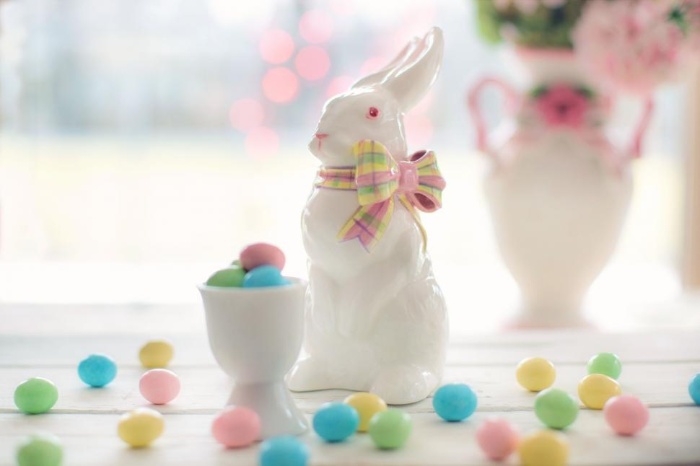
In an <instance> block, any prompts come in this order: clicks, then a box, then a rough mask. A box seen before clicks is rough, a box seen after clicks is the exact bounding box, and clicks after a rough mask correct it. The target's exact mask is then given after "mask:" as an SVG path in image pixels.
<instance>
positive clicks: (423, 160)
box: [316, 140, 445, 251]
mask: <svg viewBox="0 0 700 466" xmlns="http://www.w3.org/2000/svg"><path fill="white" fill-rule="evenodd" d="M352 151H353V155H354V156H355V158H356V160H357V164H356V168H322V169H321V170H320V171H319V180H318V181H317V182H316V186H318V187H322V188H330V189H343V190H357V200H358V203H359V204H360V207H358V208H357V210H355V212H354V213H353V215H352V216H351V217H350V219H348V221H347V222H346V223H345V225H343V227H342V228H341V229H340V232H339V233H338V239H339V240H341V241H348V240H351V239H354V238H357V239H358V240H359V241H360V243H361V244H362V246H363V247H364V248H365V249H366V250H367V251H370V250H371V249H372V248H373V247H374V246H375V245H376V244H377V242H379V240H380V239H381V238H382V236H383V235H384V233H385V232H386V228H387V227H388V225H389V222H390V221H391V217H392V215H393V213H394V205H395V202H396V198H398V200H399V201H400V202H401V203H402V204H403V205H404V206H405V207H406V209H408V211H409V212H410V213H411V215H413V218H414V220H415V221H416V223H417V225H418V227H419V228H420V230H421V234H422V235H423V240H424V241H423V244H424V246H425V242H426V241H425V239H426V235H425V230H424V228H423V225H422V224H421V222H420V217H419V215H418V212H416V209H418V210H421V211H423V212H434V211H435V210H437V209H439V208H440V207H442V190H443V189H444V188H445V180H444V179H443V178H442V175H441V174H440V170H439V169H438V166H437V159H436V158H435V154H434V153H433V152H432V151H420V152H416V153H415V154H413V156H411V158H410V159H409V160H405V161H399V162H397V161H396V160H395V159H394V158H393V157H392V156H391V154H390V153H389V151H388V150H387V148H386V147H384V146H383V145H382V144H381V143H379V142H377V141H371V140H363V141H360V142H357V143H355V144H354V145H353V147H352Z"/></svg>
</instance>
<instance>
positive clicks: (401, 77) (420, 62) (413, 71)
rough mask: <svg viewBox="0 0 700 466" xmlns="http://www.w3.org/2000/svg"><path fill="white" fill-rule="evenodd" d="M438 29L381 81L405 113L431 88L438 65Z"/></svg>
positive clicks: (439, 59)
mask: <svg viewBox="0 0 700 466" xmlns="http://www.w3.org/2000/svg"><path fill="white" fill-rule="evenodd" d="M442 50H443V38H442V30H441V29H440V28H438V27H434V28H432V29H431V30H430V31H428V33H427V34H426V35H425V37H423V39H422V40H421V41H420V43H419V44H418V47H417V48H416V51H415V53H413V54H412V55H411V57H409V59H408V60H406V61H405V62H404V63H403V64H402V65H401V67H400V68H399V69H398V70H397V71H396V72H395V73H390V74H389V75H387V77H386V78H385V79H384V81H383V82H382V85H383V86H384V87H385V88H387V89H388V90H389V91H390V92H391V93H392V94H393V95H394V97H396V100H398V101H399V104H400V105H401V108H402V110H404V111H406V110H409V109H410V108H411V107H413V106H414V105H415V104H417V103H418V101H420V99H421V98H423V96H424V95H425V94H426V93H427V92H428V89H430V86H432V85H433V83H434V82H435V79H436V78H437V75H438V73H439V72H440V66H441V65H442Z"/></svg>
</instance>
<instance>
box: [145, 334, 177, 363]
mask: <svg viewBox="0 0 700 466" xmlns="http://www.w3.org/2000/svg"><path fill="white" fill-rule="evenodd" d="M174 353H175V350H174V349H173V345H171V344H170V343H169V342H167V341H165V340H151V341H149V342H147V343H146V344H145V345H143V346H142V347H141V350H139V360H140V361H141V365H142V366H143V367H147V368H149V369H155V368H157V367H167V366H168V364H170V361H171V360H172V359H173V355H174Z"/></svg>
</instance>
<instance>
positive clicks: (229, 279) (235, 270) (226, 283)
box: [207, 265, 245, 288]
mask: <svg viewBox="0 0 700 466" xmlns="http://www.w3.org/2000/svg"><path fill="white" fill-rule="evenodd" d="M244 278H245V270H243V268H242V267H238V266H235V265H231V266H229V267H226V268H225V269H221V270H217V271H216V272H214V274H213V275H212V276H211V277H209V278H208V279H207V286H219V287H224V288H240V287H242V286H243V279H244Z"/></svg>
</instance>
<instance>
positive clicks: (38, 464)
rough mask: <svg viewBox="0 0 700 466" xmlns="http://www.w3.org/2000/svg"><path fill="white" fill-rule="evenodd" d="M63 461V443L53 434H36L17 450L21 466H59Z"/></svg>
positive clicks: (25, 440) (18, 462) (18, 461)
mask: <svg viewBox="0 0 700 466" xmlns="http://www.w3.org/2000/svg"><path fill="white" fill-rule="evenodd" d="M62 461H63V447H62V446H61V441H60V440H58V438H57V437H55V436H54V435H51V434H35V435H32V436H30V437H27V438H26V439H24V441H23V442H22V443H21V444H20V445H19V447H18V448H17V464H18V465H19V466H59V465H60V464H61V462H62Z"/></svg>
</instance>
